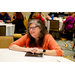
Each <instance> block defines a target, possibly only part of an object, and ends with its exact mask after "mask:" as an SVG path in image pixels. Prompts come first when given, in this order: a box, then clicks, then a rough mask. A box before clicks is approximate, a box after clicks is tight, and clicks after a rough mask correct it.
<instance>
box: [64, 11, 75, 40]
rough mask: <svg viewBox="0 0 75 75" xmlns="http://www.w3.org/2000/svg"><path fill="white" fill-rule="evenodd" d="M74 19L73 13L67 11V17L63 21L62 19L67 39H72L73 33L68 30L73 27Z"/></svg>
mask: <svg viewBox="0 0 75 75" xmlns="http://www.w3.org/2000/svg"><path fill="white" fill-rule="evenodd" d="M74 21H75V13H74V12H68V17H67V18H66V20H65V21H64V20H63V23H64V24H65V33H66V38H67V40H72V39H73V33H72V32H70V30H72V29H73V25H74Z"/></svg>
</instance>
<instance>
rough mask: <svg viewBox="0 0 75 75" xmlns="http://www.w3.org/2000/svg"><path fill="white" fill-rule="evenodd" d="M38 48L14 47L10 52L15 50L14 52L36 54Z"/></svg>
mask: <svg viewBox="0 0 75 75" xmlns="http://www.w3.org/2000/svg"><path fill="white" fill-rule="evenodd" d="M36 49H37V48H25V47H20V46H18V45H12V46H11V47H10V48H9V50H14V51H22V52H32V53H34V52H36Z"/></svg>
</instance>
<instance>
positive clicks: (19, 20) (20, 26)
mask: <svg viewBox="0 0 75 75" xmlns="http://www.w3.org/2000/svg"><path fill="white" fill-rule="evenodd" d="M13 18H14V20H13V21H12V24H15V33H24V32H25V30H26V28H25V26H24V23H23V22H24V17H23V15H22V13H21V12H14V13H13Z"/></svg>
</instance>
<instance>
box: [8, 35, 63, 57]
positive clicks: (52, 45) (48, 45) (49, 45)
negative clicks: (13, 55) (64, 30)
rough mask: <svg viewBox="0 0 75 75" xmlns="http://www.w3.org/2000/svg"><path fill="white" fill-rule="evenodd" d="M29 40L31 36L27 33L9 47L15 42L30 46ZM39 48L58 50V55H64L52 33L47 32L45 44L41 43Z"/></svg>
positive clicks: (21, 45) (19, 44)
mask: <svg viewBox="0 0 75 75" xmlns="http://www.w3.org/2000/svg"><path fill="white" fill-rule="evenodd" d="M29 40H30V38H29V37H28V36H27V34H26V35H24V36H23V37H21V38H20V39H18V40H16V41H15V42H13V43H12V44H11V45H10V46H9V48H10V47H11V46H12V45H14V44H15V45H18V46H20V47H23V46H25V47H29ZM37 48H41V49H46V50H56V53H57V56H62V54H63V53H62V50H61V48H60V46H59V45H58V44H57V42H56V41H55V40H54V38H53V37H52V35H51V34H46V35H45V38H44V43H43V46H42V47H40V46H39V45H37Z"/></svg>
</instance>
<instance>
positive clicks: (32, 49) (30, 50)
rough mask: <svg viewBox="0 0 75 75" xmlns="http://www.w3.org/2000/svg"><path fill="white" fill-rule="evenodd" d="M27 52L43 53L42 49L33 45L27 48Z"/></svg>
mask: <svg viewBox="0 0 75 75" xmlns="http://www.w3.org/2000/svg"><path fill="white" fill-rule="evenodd" d="M27 52H32V53H43V50H42V49H39V48H36V47H34V48H27Z"/></svg>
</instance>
